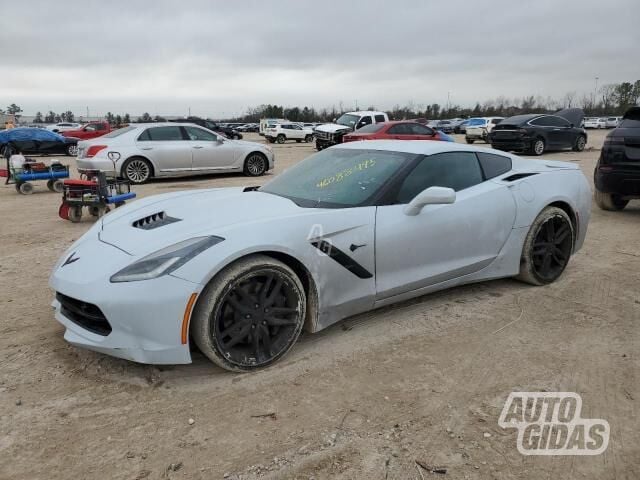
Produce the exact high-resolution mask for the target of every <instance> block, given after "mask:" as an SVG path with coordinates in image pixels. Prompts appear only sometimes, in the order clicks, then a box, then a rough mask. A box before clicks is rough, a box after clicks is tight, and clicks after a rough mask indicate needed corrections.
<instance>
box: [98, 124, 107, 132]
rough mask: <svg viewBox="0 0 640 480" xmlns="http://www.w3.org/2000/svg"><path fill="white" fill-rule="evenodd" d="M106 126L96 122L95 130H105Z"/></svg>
mask: <svg viewBox="0 0 640 480" xmlns="http://www.w3.org/2000/svg"><path fill="white" fill-rule="evenodd" d="M106 129H107V126H106V125H105V124H104V123H96V130H97V131H99V132H100V131H102V130H106Z"/></svg>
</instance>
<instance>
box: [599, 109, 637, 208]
mask: <svg viewBox="0 0 640 480" xmlns="http://www.w3.org/2000/svg"><path fill="white" fill-rule="evenodd" d="M594 183H595V186H596V191H595V200H596V204H598V206H599V207H600V208H601V209H602V210H622V209H623V208H624V207H626V206H627V204H628V203H629V200H631V199H632V198H640V107H632V108H630V109H629V110H628V111H627V113H625V114H624V117H622V120H621V121H620V123H619V124H618V127H617V128H615V129H614V130H612V131H611V132H610V133H609V135H607V137H606V138H605V139H604V145H603V146H602V150H601V151H600V158H599V159H598V164H597V165H596V169H595V172H594Z"/></svg>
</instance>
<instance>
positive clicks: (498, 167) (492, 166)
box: [476, 153, 511, 180]
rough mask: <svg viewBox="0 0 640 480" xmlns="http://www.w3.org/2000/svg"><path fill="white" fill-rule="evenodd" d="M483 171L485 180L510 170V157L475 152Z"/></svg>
mask: <svg viewBox="0 0 640 480" xmlns="http://www.w3.org/2000/svg"><path fill="white" fill-rule="evenodd" d="M476 155H478V159H479V160H480V165H481V166H482V171H483V172H484V178H485V180H489V179H490V178H494V177H497V176H498V175H502V174H503V173H507V172H508V171H509V170H511V159H510V158H509V157H503V156H502V155H495V154H493V153H476Z"/></svg>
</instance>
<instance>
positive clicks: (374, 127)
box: [358, 123, 384, 133]
mask: <svg viewBox="0 0 640 480" xmlns="http://www.w3.org/2000/svg"><path fill="white" fill-rule="evenodd" d="M382 127H384V124H383V123H372V124H371V125H365V126H364V127H362V128H360V129H358V133H376V132H378V131H380V130H382Z"/></svg>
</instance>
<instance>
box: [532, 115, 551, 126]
mask: <svg viewBox="0 0 640 480" xmlns="http://www.w3.org/2000/svg"><path fill="white" fill-rule="evenodd" d="M548 119H549V117H548V116H544V117H538V118H536V119H535V120H531V122H529V123H531V125H535V126H536V127H550V126H551V124H550V123H549V120H548Z"/></svg>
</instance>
